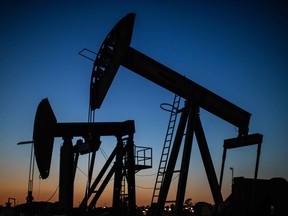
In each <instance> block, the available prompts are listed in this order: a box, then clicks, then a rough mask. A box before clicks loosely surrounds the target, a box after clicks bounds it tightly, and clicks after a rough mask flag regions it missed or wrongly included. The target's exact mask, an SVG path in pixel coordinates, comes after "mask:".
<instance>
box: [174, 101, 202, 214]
mask: <svg viewBox="0 0 288 216" xmlns="http://www.w3.org/2000/svg"><path fill="white" fill-rule="evenodd" d="M188 108H189V116H188V123H187V127H186V135H185V142H184V148H183V154H182V155H183V156H182V162H181V168H180V176H179V181H178V188H177V195H176V204H175V212H174V215H175V216H178V215H181V214H182V210H183V203H184V198H185V192H186V185H187V178H188V171H189V165H190V158H191V150H192V143H193V136H194V128H195V124H196V118H197V117H198V112H199V107H198V106H197V105H196V103H191V102H190V104H188Z"/></svg>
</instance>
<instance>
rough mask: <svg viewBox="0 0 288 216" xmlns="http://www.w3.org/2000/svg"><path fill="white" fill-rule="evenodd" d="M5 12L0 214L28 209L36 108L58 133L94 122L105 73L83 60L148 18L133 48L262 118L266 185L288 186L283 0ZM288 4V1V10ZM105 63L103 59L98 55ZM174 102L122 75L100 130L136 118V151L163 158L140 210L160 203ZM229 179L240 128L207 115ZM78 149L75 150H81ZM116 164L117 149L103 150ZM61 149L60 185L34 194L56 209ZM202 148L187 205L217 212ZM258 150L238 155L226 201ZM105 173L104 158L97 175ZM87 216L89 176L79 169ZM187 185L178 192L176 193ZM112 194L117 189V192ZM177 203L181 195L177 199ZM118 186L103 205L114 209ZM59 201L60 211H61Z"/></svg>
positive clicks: (144, 180)
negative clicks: (4, 209)
mask: <svg viewBox="0 0 288 216" xmlns="http://www.w3.org/2000/svg"><path fill="white" fill-rule="evenodd" d="M119 2H120V1H92V0H91V1H61V2H59V1H44V0H41V1H13V0H11V1H1V3H0V18H1V19H0V31H1V32H0V100H1V106H0V119H1V121H0V149H1V151H0V183H1V184H0V205H4V204H5V202H7V199H8V197H15V198H16V200H17V202H18V203H23V202H25V198H26V195H27V184H28V168H29V158H30V146H29V145H26V146H17V145H16V144H17V143H18V142H20V141H24V140H31V139H32V133H33V123H34V115H35V112H36V108H37V106H38V104H39V102H40V101H41V100H42V99H43V98H46V97H48V99H49V100H50V103H51V105H52V107H53V110H54V113H55V115H56V117H57V120H58V122H87V116H88V101H89V98H88V96H89V83H90V75H91V71H92V65H93V62H92V61H89V60H87V59H85V58H83V57H81V56H80V55H78V52H79V51H80V50H82V49H83V48H88V49H90V50H93V51H94V52H97V51H98V49H99V47H100V45H101V43H102V41H103V39H104V38H105V36H106V35H107V33H108V32H109V31H110V29H111V28H112V27H113V26H114V25H115V24H116V23H117V22H118V20H119V19H121V18H122V17H123V16H125V15H126V14H127V13H129V12H135V13H136V21H135V26H134V33H133V38H132V42H131V46H132V47H133V48H135V49H137V50H139V51H140V52H142V53H144V54H146V55H148V56H150V57H151V58H154V59H155V60H157V61H159V62H161V63H163V64H165V65H166V66H168V67H170V68H172V69H173V70H175V71H177V72H179V73H180V74H182V75H184V76H186V77H187V78H189V79H191V80H193V81H195V82H197V83H198V84H200V85H202V86H204V87H205V88H207V89H209V90H211V91H213V92H215V93H216V94H218V95H220V96H222V97H223V98H225V99H227V100H229V101H231V102H232V103H234V104H236V105H238V106H240V107H241V108H243V109H245V110H246V111H248V112H250V113H252V117H251V123H250V133H262V134H263V135H264V142H263V145H262V152H261V160H260V166H259V173H258V177H259V178H264V179H270V178H272V177H284V178H286V179H288V170H287V164H288V157H287V154H288V143H287V140H288V133H287V129H288V114H287V110H288V71H287V69H288V40H287V36H288V7H287V4H285V3H282V2H281V1H252V2H251V1H182V0H180V1H174V0H166V1H164V0H157V1H147V0H146V1H144V0H143V1H140V0H139V1H132V0H127V1H121V3H119ZM283 2H284V1H283ZM93 58H94V56H93ZM173 96H174V95H173V93H171V92H169V91H167V90H165V89H162V88H161V87H159V86H157V85H155V84H154V83H152V82H150V81H147V80H145V79H144V78H142V77H140V76H138V75H136V74H134V73H133V72H131V71H128V70H127V69H125V68H123V67H120V69H119V71H118V74H117V76H116V77H115V80H114V82H113V84H112V87H111V88H110V91H109V92H108V94H107V97H106V99H105V100H104V103H103V104H102V107H101V109H100V110H97V112H96V121H125V120H128V119H134V120H135V124H136V134H135V144H136V145H142V146H148V147H152V148H153V157H154V158H153V168H152V169H149V170H145V171H142V172H139V173H138V174H137V176H136V185H137V204H138V205H142V204H150V201H151V198H152V188H153V186H154V182H155V178H156V175H155V173H156V172H157V169H158V163H159V158H160V154H161V150H162V146H163V141H164V136H165V132H166V127H167V124H168V118H169V113H167V112H164V111H163V110H161V109H160V107H159V105H160V104H161V103H163V102H169V103H170V102H172V100H173ZM200 117H201V119H202V123H203V127H204V130H205V133H206V136H207V140H208V144H209V148H210V151H211V156H212V159H213V162H214V166H215V170H216V173H217V176H218V178H219V173H220V165H221V159H222V151H223V148H222V146H223V140H224V139H227V138H231V137H235V136H237V131H236V130H235V128H234V126H233V125H230V124H229V123H227V122H224V121H223V120H221V119H219V118H217V117H214V116H212V115H211V114H209V113H207V112H206V111H204V110H201V112H200ZM75 140H76V139H74V140H73V141H75ZM102 141H103V143H102V146H101V148H102V149H103V151H105V152H106V154H108V155H109V154H110V153H111V151H112V149H113V148H114V146H115V143H116V140H115V139H114V138H105V139H103V140H102ZM61 143H62V140H61V139H55V142H54V152H53V157H52V165H51V171H50V176H49V178H48V179H46V180H39V178H38V176H39V173H38V170H37V169H36V170H35V179H34V190H33V195H34V197H35V200H37V201H46V200H48V199H49V198H50V197H51V195H52V194H53V192H54V191H55V190H56V189H57V186H58V174H59V152H60V151H59V150H60V145H61ZM196 144H197V143H196V142H194V143H193V149H192V156H191V165H190V172H189V179H188V187H187V190H186V198H192V201H194V202H197V201H207V202H213V201H212V196H211V193H210V190H209V187H208V181H207V178H206V174H205V171H204V168H203V163H202V161H201V157H200V154H199V151H198V146H197V145H196ZM255 159H256V146H251V147H245V148H242V149H235V150H230V151H229V152H228V155H227V158H226V169H225V174H224V182H223V184H224V185H223V191H222V192H223V196H224V198H225V197H227V195H229V193H230V189H231V171H230V170H229V167H233V168H234V176H245V177H253V174H254V167H255ZM104 162H105V159H104V156H103V155H102V154H101V153H100V152H99V153H98V154H97V157H96V164H95V166H96V170H95V171H96V172H97V170H99V168H101V166H102V164H103V163H104ZM78 166H79V168H80V169H81V170H82V172H81V171H80V170H78V171H77V178H76V181H75V199H74V204H75V205H76V206H77V205H78V203H79V202H80V201H81V199H82V197H83V194H84V191H85V184H86V181H87V177H86V176H85V173H87V166H88V165H87V156H82V157H81V158H80V161H79V165H78ZM176 183H177V177H176V178H175V180H174V181H173V182H172V188H173V187H175V186H176ZM111 184H112V182H111ZM170 191H171V193H170V194H169V196H171V197H172V196H173V190H172V189H171V190H170ZM111 194H112V192H111V187H109V188H107V191H106V192H105V194H104V196H103V198H102V199H101V201H100V202H99V205H104V204H106V205H111ZM57 199H58V197H57V193H56V195H55V196H54V197H53V198H52V200H51V201H55V200H57Z"/></svg>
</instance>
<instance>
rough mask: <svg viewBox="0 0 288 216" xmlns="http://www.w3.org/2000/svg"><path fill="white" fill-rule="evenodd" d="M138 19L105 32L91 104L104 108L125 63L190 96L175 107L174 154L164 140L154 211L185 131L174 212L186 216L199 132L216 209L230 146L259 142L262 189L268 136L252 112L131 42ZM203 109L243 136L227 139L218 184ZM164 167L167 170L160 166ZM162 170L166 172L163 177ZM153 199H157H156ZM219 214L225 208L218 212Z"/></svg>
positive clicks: (159, 206)
mask: <svg viewBox="0 0 288 216" xmlns="http://www.w3.org/2000/svg"><path fill="white" fill-rule="evenodd" d="M134 20H135V14H134V13H130V14H128V15H126V16H125V17H123V18H122V19H121V20H120V21H119V22H118V23H117V24H116V25H115V26H114V27H113V28H112V30H111V31H110V33H109V34H108V35H107V36H106V38H105V40H104V42H103V43H102V45H101V47H100V49H99V51H98V54H97V57H96V59H95V61H94V66H93V70H92V76H91V82H90V106H91V109H92V110H95V109H99V108H100V107H101V104H102V102H103V100H104V98H105V96H106V94H107V92H108V90H109V87H110V85H111V84H112V81H113V79H114V77H115V75H116V73H117V71H118V68H119V67H120V66H123V67H125V68H127V69H129V70H131V71H133V72H135V73H136V74H138V75H140V76H142V77H144V78H146V79H148V80H150V81H152V82H153V83H156V84H158V85H159V86H161V87H163V88H165V89H167V90H168V91H170V92H173V93H174V94H175V95H177V96H179V97H181V98H183V99H185V105H184V107H183V108H182V109H180V110H178V109H176V110H174V111H175V112H176V113H181V116H180V120H179V123H178V128H177V131H176V135H175V138H174V142H173V145H172V149H171V152H170V155H169V159H168V153H167V152H166V153H164V152H165V151H164V149H165V148H166V147H165V143H164V148H163V152H162V157H161V161H160V164H159V171H158V175H157V179H156V183H155V188H154V192H153V198H152V205H154V206H155V209H154V212H153V215H157V216H158V215H162V212H163V209H164V205H165V203H166V202H167V194H168V191H169V187H170V184H171V181H172V176H173V173H174V172H176V171H175V165H176V160H177V158H178V156H179V151H180V146H181V143H182V140H183V137H184V134H185V140H184V147H183V153H182V161H181V167H180V170H177V172H179V181H178V187H177V195H176V199H175V200H174V201H173V202H174V203H175V210H174V215H175V216H177V215H181V212H182V206H183V202H184V196H185V190H186V185H187V176H188V170H189V163H190V156H191V149H192V141H193V136H194V134H195V136H196V139H197V143H198V146H199V150H200V154H201V156H202V160H203V163H204V167H205V171H206V174H207V178H208V182H209V185H210V189H211V193H212V196H213V199H214V203H215V206H216V209H219V206H221V205H222V204H223V203H224V201H223V197H222V194H221V184H222V178H223V169H224V164H225V156H226V150H227V149H232V148H238V147H242V146H248V145H255V144H258V150H257V160H256V167H255V174H254V179H253V182H254V189H255V188H257V185H259V184H258V181H257V173H258V166H259V158H260V151H261V144H262V139H263V135H262V134H259V133H256V134H249V133H248V132H249V121H250V116H251V114H250V113H249V112H247V111H245V110H243V109H242V108H240V107H238V106H236V105H235V104H233V103H231V102H229V101H227V100H225V99H224V98H222V97H220V96H219V95H217V94H215V93H213V92H211V91H209V90H208V89H206V88H204V87H202V86H200V85H198V84H197V83H195V82H193V81H192V80H190V79H188V78H186V77H184V76H182V75H181V74H179V73H177V72H176V71H174V70H172V69H170V68H168V67H166V66H165V65H163V64H161V63H159V62H157V61H155V60H154V59H152V58H150V57H148V56H147V55H145V54H143V53H141V52H140V51H138V50H136V49H134V48H133V47H131V46H130V43H131V39H132V32H133V26H134ZM175 101H176V102H175ZM174 104H177V99H176V100H174ZM178 105H179V104H178ZM172 109H173V108H172ZM200 109H204V110H206V111H208V112H210V113H212V114H213V115H216V116H217V117H219V118H220V119H222V120H224V121H226V122H228V123H230V124H232V125H234V126H235V127H237V128H238V136H237V137H235V138H231V139H228V140H225V143H224V153H223V162H222V170H221V176H220V183H218V180H217V176H216V172H215V169H214V166H213V162H212V159H211V155H210V152H209V148H208V144H207V140H206V137H205V133H204V130H203V127H202V123H201V120H200V116H199V112H200ZM171 113H172V112H171ZM174 114H175V113H174ZM171 115H172V114H171ZM170 120H171V116H170ZM172 121H173V120H171V121H170V123H171V122H172ZM173 125H174V123H173ZM168 130H169V127H168ZM167 134H168V135H169V134H170V133H169V132H167ZM166 138H167V135H166ZM167 140H170V138H168V139H167ZM164 154H165V156H166V159H163V156H164ZM162 159H163V160H162ZM161 162H165V164H167V166H166V165H165V166H163V167H161V166H162V165H161ZM161 168H163V169H162V170H161ZM160 175H161V176H162V177H161V178H158V177H159V176H160ZM159 179H160V180H159ZM245 181H246V180H243V179H242V182H245ZM158 183H159V184H158ZM286 183H287V181H286ZM284 185H285V184H284ZM286 185H287V184H286ZM238 186H239V184H238ZM235 187H237V186H235ZM286 187H287V186H286ZM238 188H239V187H238ZM255 191H256V190H254V192H255ZM255 193H256V192H255ZM236 196H237V193H236ZM255 197H256V195H255V196H254V198H255ZM153 201H155V203H154V202H153ZM252 201H253V199H252ZM252 201H251V202H252ZM252 203H253V202H252ZM282 207H283V206H282ZM279 209H280V208H279ZM231 212H233V211H230V212H229V213H230V215H234V214H233V213H231ZM251 212H252V213H254V214H255V213H256V214H257V211H255V209H253V208H252V210H251V209H249V211H247V212H245V213H244V214H242V215H249V214H251ZM226 213H227V212H226ZM234 213H235V212H234ZM219 214H221V213H220V212H219Z"/></svg>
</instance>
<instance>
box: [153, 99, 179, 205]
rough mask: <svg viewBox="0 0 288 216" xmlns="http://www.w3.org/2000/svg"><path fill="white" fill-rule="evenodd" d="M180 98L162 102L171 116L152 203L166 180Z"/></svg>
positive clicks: (156, 199)
mask: <svg viewBox="0 0 288 216" xmlns="http://www.w3.org/2000/svg"><path fill="white" fill-rule="evenodd" d="M180 100H181V97H180V96H178V95H176V94H175V96H174V101H173V105H171V104H166V103H165V104H161V108H162V109H164V110H165V111H169V112H170V118H169V123H168V128H167V132H166V136H165V140H164V145H163V149H162V154H161V158H160V163H159V167H158V172H157V177H156V181H155V186H154V190H153V195H152V201H151V205H152V204H153V203H157V201H158V197H159V192H160V189H161V186H162V183H163V180H164V176H165V171H166V166H167V161H168V156H169V152H170V146H171V143H172V139H173V134H174V128H175V124H176V120H177V114H178V109H179V104H180ZM164 105H167V106H171V110H168V109H166V108H164Z"/></svg>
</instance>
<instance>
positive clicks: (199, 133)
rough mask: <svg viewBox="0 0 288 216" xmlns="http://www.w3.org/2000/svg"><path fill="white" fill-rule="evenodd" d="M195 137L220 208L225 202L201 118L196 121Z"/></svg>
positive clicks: (215, 199)
mask: <svg viewBox="0 0 288 216" xmlns="http://www.w3.org/2000/svg"><path fill="white" fill-rule="evenodd" d="M195 135H196V138H197V142H198V146H199V150H200V153H201V156H202V161H203V163H204V167H205V170H206V174H207V178H208V182H209V186H210V189H211V192H212V196H213V199H214V202H215V205H216V206H218V205H219V204H220V203H222V202H223V198H222V194H221V191H220V187H219V184H218V181H217V176H216V172H215V169H214V165H213V162H212V159H211V155H210V151H209V148H208V144H207V141H206V137H205V134H204V130H203V127H202V124H201V121H200V118H199V116H198V117H197V120H196V127H195Z"/></svg>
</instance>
